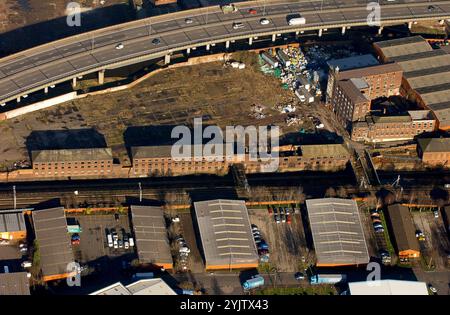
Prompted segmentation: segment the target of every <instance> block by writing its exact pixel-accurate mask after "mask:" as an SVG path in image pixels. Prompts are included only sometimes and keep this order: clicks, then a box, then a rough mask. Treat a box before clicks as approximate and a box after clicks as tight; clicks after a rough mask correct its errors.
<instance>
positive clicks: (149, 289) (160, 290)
mask: <svg viewBox="0 0 450 315" xmlns="http://www.w3.org/2000/svg"><path fill="white" fill-rule="evenodd" d="M90 295H176V293H175V291H174V290H172V288H170V287H169V286H168V285H167V283H166V282H165V281H164V280H162V279H160V278H157V279H143V280H138V281H136V282H133V283H131V284H129V285H127V286H125V285H123V284H122V283H120V282H117V283H114V284H112V285H110V286H107V287H106V288H103V289H100V290H98V291H95V292H93V293H91V294H90Z"/></svg>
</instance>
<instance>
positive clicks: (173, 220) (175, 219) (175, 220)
mask: <svg viewBox="0 0 450 315" xmlns="http://www.w3.org/2000/svg"><path fill="white" fill-rule="evenodd" d="M172 222H174V223H178V222H180V217H179V216H175V217H173V218H172Z"/></svg>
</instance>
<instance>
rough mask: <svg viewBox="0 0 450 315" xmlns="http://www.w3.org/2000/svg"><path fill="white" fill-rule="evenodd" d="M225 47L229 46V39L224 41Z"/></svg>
mask: <svg viewBox="0 0 450 315" xmlns="http://www.w3.org/2000/svg"><path fill="white" fill-rule="evenodd" d="M225 48H226V49H228V48H230V41H229V40H227V41H226V42H225Z"/></svg>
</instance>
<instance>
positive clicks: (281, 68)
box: [259, 47, 321, 103]
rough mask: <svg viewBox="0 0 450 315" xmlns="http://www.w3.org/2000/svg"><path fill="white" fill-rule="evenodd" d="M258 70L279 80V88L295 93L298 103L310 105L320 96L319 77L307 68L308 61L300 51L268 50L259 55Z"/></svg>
mask: <svg viewBox="0 0 450 315" xmlns="http://www.w3.org/2000/svg"><path fill="white" fill-rule="evenodd" d="M259 61H260V65H261V66H260V69H261V71H262V72H263V73H265V74H270V75H273V76H275V77H276V78H279V79H280V81H281V86H282V87H283V88H284V89H286V90H288V89H290V90H292V91H294V92H295V94H296V95H297V97H298V98H299V100H300V102H302V103H312V102H314V100H315V97H316V96H320V95H321V92H320V84H319V81H320V77H319V74H318V73H316V72H311V71H310V70H309V68H308V59H307V58H306V56H305V54H304V53H303V52H302V50H301V49H299V48H295V47H288V48H285V49H276V50H274V49H269V50H268V51H266V52H262V53H261V54H260V58H259Z"/></svg>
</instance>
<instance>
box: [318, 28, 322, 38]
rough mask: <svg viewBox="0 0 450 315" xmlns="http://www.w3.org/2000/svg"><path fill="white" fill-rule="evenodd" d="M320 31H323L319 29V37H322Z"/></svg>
mask: <svg viewBox="0 0 450 315" xmlns="http://www.w3.org/2000/svg"><path fill="white" fill-rule="evenodd" d="M322 32H323V30H322V29H319V37H322Z"/></svg>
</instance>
